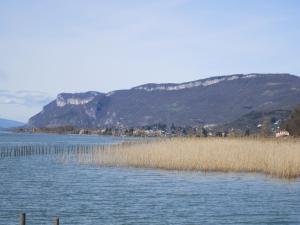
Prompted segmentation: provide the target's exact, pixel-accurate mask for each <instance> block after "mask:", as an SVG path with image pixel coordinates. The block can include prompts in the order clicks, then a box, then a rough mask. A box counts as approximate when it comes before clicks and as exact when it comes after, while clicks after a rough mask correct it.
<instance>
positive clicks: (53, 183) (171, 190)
mask: <svg viewBox="0 0 300 225" xmlns="http://www.w3.org/2000/svg"><path fill="white" fill-rule="evenodd" d="M120 141H122V139H119V138H111V137H97V136H59V135H32V136H31V135H29V134H8V133H6V134H5V135H4V134H2V135H1V134H0V144H7V143H10V144H20V143H24V142H30V143H36V142H42V143H57V142H62V143H74V142H77V143H91V142H93V143H97V144H98V143H100V144H101V143H103V144H112V143H118V142H120ZM0 181H1V182H0V225H2V224H3V225H12V224H18V219H19V218H18V216H19V213H20V211H24V212H26V216H27V224H29V225H37V224H51V223H52V218H53V217H54V216H59V218H60V221H61V224H69V225H76V224H81V225H82V224H85V225H92V224H93V225H94V224H113V225H115V224H116V225H118V224H300V214H299V212H300V180H299V179H296V180H281V179H273V178H271V177H268V176H264V175H256V174H242V173H239V174H235V173H201V172H178V171H162V170H152V169H134V168H114V167H95V166H90V165H78V164H76V163H73V162H72V161H70V162H69V163H62V161H61V160H60V159H59V158H58V156H55V155H31V156H26V157H9V158H3V159H0Z"/></svg>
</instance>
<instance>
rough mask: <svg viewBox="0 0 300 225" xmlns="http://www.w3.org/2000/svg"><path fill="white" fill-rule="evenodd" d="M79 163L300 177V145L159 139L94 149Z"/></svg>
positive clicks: (271, 141)
mask: <svg viewBox="0 0 300 225" xmlns="http://www.w3.org/2000/svg"><path fill="white" fill-rule="evenodd" d="M78 159H79V162H80V163H88V164H95V165H100V166H128V167H143V168H158V169H166V170H199V171H220V172H261V173H265V174H269V175H272V176H276V177H283V178H295V177H299V176H300V142H299V141H298V140H294V139H288V140H282V139H280V140H277V139H242V138H241V139H222V138H173V139H162V140H158V141H153V142H148V143H136V144H134V143H133V144H125V145H117V146H111V147H108V148H104V149H95V150H94V151H92V152H90V153H88V154H81V155H80V156H79V157H78Z"/></svg>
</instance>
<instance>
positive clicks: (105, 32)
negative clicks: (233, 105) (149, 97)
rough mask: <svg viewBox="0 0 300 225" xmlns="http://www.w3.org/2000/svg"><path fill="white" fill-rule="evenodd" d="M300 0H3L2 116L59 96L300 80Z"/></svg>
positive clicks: (18, 114) (21, 116) (20, 114)
mask: <svg viewBox="0 0 300 225" xmlns="http://www.w3.org/2000/svg"><path fill="white" fill-rule="evenodd" d="M299 24H300V1H297V0H294V1H292V0H243V1H241V0H226V1H225V0H207V1H201V0H194V1H192V0H153V1H151V0H145V1H142V0H136V1H126V0H122V1H121V0H120V1H114V0H111V1H100V0H98V1H96V0H95V1H92V0H64V1H61V0H48V1H47V0H26V1H25V0H24V1H22V0H19V1H17V0H2V1H0V81H1V82H0V117H4V118H9V119H17V120H21V121H26V120H27V119H28V118H29V117H30V116H32V115H33V114H35V113H37V112H38V111H39V110H41V108H42V106H43V105H44V104H45V103H47V102H49V101H50V100H51V99H53V98H54V97H55V96H56V94H57V93H59V92H81V91H88V90H95V91H100V92H108V91H112V90H115V89H126V88H130V87H133V86H137V85H140V84H143V83H149V82H157V83H162V82H184V81H190V80H196V79H200V78H205V77H209V76H217V75H226V74H234V73H251V72H262V73H267V72H273V73H275V72H288V73H293V74H298V75H299V74H300V63H299V55H300V44H299V43H300V25H299Z"/></svg>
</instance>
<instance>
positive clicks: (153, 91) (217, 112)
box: [29, 73, 300, 127]
mask: <svg viewBox="0 0 300 225" xmlns="http://www.w3.org/2000/svg"><path fill="white" fill-rule="evenodd" d="M299 103H300V78H299V77H298V76H296V75H292V74H288V73H280V74H260V73H251V74H233V75H227V76H217V77H211V78H205V79H200V80H195V81H189V82H184V83H162V84H155V83H148V84H143V85H139V86H136V87H133V88H131V89H124V90H116V91H112V92H108V93H101V92H95V91H89V92H84V93H61V94H59V95H58V97H57V98H56V99H55V100H54V101H52V102H50V103H49V104H48V105H46V106H45V107H44V109H43V111H42V112H40V113H38V114H37V115H35V116H33V117H32V118H30V120H29V125H30V126H34V127H51V126H60V125H74V126H77V127H115V126H121V127H122V126H123V127H137V126H144V125H149V124H156V123H165V124H168V125H170V124H172V123H175V124H178V125H181V126H196V125H204V124H226V123H227V124H228V123H230V122H232V121H234V120H237V119H238V118H240V117H242V116H244V115H246V114H247V113H250V112H252V111H257V112H264V111H266V112H267V111H272V110H273V111H274V110H279V109H282V110H291V109H292V108H293V107H294V106H295V105H296V104H299Z"/></svg>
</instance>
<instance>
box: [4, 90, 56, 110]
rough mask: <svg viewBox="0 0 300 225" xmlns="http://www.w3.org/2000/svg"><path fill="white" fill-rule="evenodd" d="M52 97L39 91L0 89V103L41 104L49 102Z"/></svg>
mask: <svg viewBox="0 0 300 225" xmlns="http://www.w3.org/2000/svg"><path fill="white" fill-rule="evenodd" d="M52 99H53V98H52V97H51V96H49V94H47V93H45V92H40V91H28V90H21V91H8V90H0V104H15V105H24V106H41V105H45V104H47V103H49V102H50V101H51V100H52Z"/></svg>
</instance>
